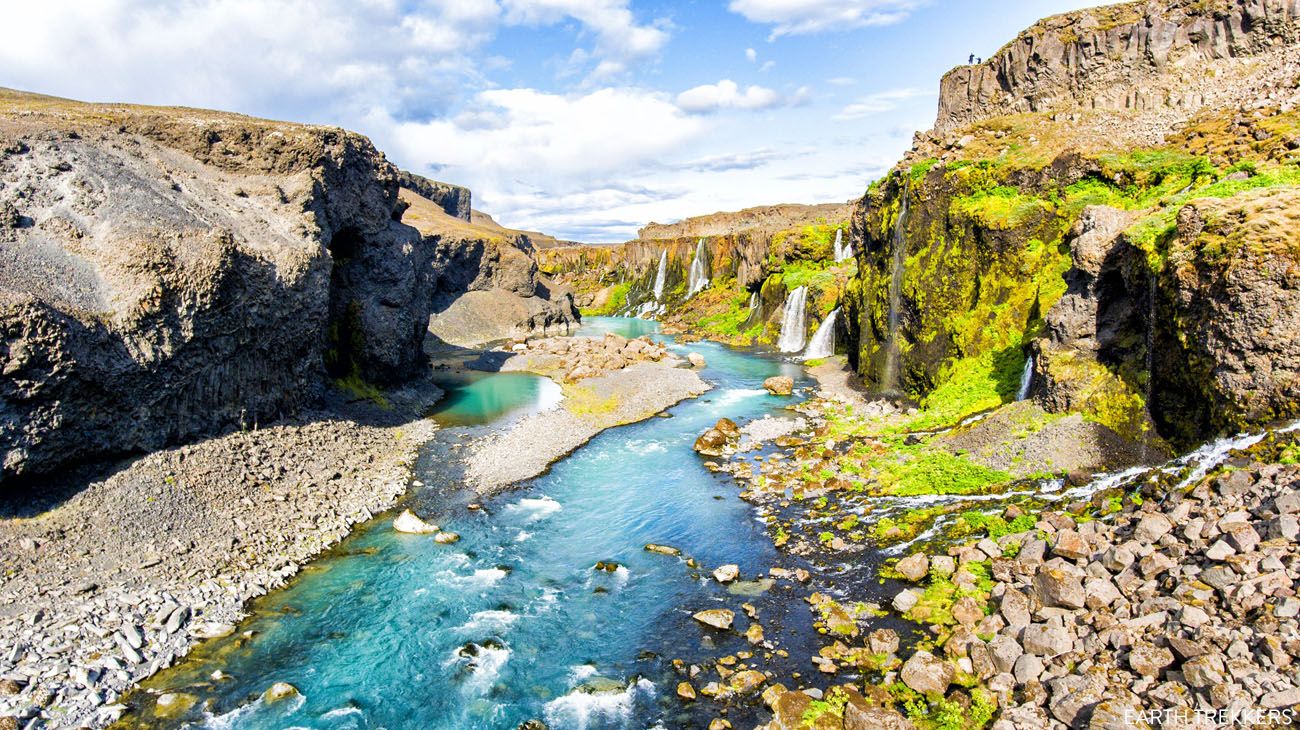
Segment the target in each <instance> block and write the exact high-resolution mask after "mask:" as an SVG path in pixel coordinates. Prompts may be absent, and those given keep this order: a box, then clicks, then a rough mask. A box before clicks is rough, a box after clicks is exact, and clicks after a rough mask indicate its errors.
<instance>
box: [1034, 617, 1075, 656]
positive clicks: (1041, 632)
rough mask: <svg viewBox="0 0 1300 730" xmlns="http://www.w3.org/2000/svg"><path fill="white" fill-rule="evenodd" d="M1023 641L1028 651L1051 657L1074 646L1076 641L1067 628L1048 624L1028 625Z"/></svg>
mask: <svg viewBox="0 0 1300 730" xmlns="http://www.w3.org/2000/svg"><path fill="white" fill-rule="evenodd" d="M1022 643H1023V644H1024V648H1025V651H1026V652H1028V653H1030V654H1033V655H1035V656H1040V657H1047V658H1049V659H1050V658H1052V657H1054V656H1059V655H1061V654H1064V653H1065V652H1067V651H1070V650H1071V649H1072V648H1074V642H1073V641H1071V640H1070V635H1069V633H1067V632H1066V630H1065V629H1063V628H1061V627H1059V626H1048V625H1047V624H1032V625H1030V626H1027V627H1026V628H1025V634H1024V637H1023V638H1022Z"/></svg>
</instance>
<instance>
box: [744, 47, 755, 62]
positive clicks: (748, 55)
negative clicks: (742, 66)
mask: <svg viewBox="0 0 1300 730" xmlns="http://www.w3.org/2000/svg"><path fill="white" fill-rule="evenodd" d="M745 59H746V60H748V61H749V62H750V63H754V62H755V61H757V60H758V51H755V50H754V49H753V48H746V49H745Z"/></svg>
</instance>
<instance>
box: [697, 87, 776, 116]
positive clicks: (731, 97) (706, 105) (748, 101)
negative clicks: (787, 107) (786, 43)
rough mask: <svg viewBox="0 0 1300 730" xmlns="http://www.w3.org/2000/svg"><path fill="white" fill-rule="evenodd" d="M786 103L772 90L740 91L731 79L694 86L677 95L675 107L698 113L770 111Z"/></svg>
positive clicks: (748, 89)
mask: <svg viewBox="0 0 1300 730" xmlns="http://www.w3.org/2000/svg"><path fill="white" fill-rule="evenodd" d="M788 103H789V100H787V99H785V98H784V97H782V96H781V95H780V94H779V93H777V92H776V91H774V90H772V89H769V88H766V87H763V86H747V87H745V88H744V89H743V90H742V89H741V88H740V86H739V85H737V84H736V82H735V81H732V80H731V79H723V80H721V81H719V82H718V83H716V84H703V85H701V86H696V87H695V88H693V89H687V90H686V91H683V92H682V93H680V94H678V95H677V106H679V107H681V108H682V109H685V110H686V111H688V112H698V113H707V112H712V111H717V110H719V109H748V110H755V109H771V108H773V107H777V106H781V105H784V104H788Z"/></svg>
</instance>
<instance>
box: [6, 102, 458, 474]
mask: <svg viewBox="0 0 1300 730" xmlns="http://www.w3.org/2000/svg"><path fill="white" fill-rule="evenodd" d="M0 97H2V98H3V102H4V103H3V108H4V110H5V111H4V112H3V113H2V114H0V176H3V178H4V179H5V181H6V182H5V185H4V186H3V187H2V188H0V211H3V214H2V215H0V241H3V242H4V245H3V247H2V249H3V250H2V251H0V333H2V336H3V350H0V353H2V355H0V371H2V372H3V374H4V377H3V379H2V380H0V420H2V421H3V426H0V450H2V451H3V467H2V471H0V474H2V475H3V476H4V477H6V478H8V477H13V476H16V475H24V474H31V473H35V472H39V471H44V470H48V469H51V468H55V467H58V466H60V465H63V464H66V463H68V462H71V461H75V460H78V459H86V458H92V457H97V456H101V455H105V454H111V453H116V452H123V451H135V450H150V449H155V448H158V447H159V446H162V445H163V444H166V443H169V442H175V441H179V440H182V439H186V438H190V437H192V436H194V435H197V434H201V433H206V432H209V431H212V430H214V429H220V428H225V427H228V426H231V425H238V424H241V423H242V424H249V425H252V424H254V423H257V422H258V421H265V420H268V419H271V418H275V417H277V416H279V415H281V414H284V413H287V412H290V411H293V410H294V409H296V408H297V407H299V406H300V405H302V404H304V403H306V402H308V401H310V400H312V399H313V398H314V397H315V396H316V394H317V392H318V390H319V388H320V386H321V383H322V382H323V376H324V375H325V374H326V372H327V371H328V373H329V374H331V375H333V376H335V377H354V376H355V377H359V378H363V379H367V380H372V381H378V382H393V381H397V380H400V379H403V378H407V377H410V376H411V375H414V374H417V373H419V372H421V370H422V367H423V359H422V355H421V351H420V344H421V340H422V337H423V333H424V323H425V321H426V319H427V316H428V306H429V304H428V302H429V299H430V295H431V292H432V287H433V284H434V282H433V279H434V276H433V274H434V272H433V270H432V268H431V267H430V266H429V263H430V261H431V258H432V250H431V248H430V247H429V246H428V245H426V244H425V242H424V241H422V240H421V238H420V236H419V235H418V233H417V232H416V231H415V230H414V229H412V228H410V227H408V226H404V225H402V224H401V223H399V222H398V218H400V213H401V209H402V206H401V203H400V202H399V200H398V182H399V178H398V171H397V169H396V168H395V167H393V166H392V165H391V164H389V163H388V161H387V160H385V159H384V157H383V155H382V154H380V153H379V152H378V151H376V150H375V149H374V147H373V146H372V145H371V144H370V142H369V141H368V140H366V139H365V138H364V137H361V136H359V135H356V134H352V133H349V132H346V131H344V130H340V129H334V128H327V127H312V126H302V125H294V124H284V123H277V122H267V121H262V120H256V119H250V118H247V117H242V116H238V115H232V114H221V113H216V112H203V111H195V110H190V109H183V110H182V109H160V108H144V107H130V106H122V105H89V104H80V103H76V102H69V101H65V100H60V99H52V98H49V97H40V96H35V95H30V94H22V93H18V92H9V91H4V92H0Z"/></svg>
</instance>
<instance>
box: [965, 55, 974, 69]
mask: <svg viewBox="0 0 1300 730" xmlns="http://www.w3.org/2000/svg"><path fill="white" fill-rule="evenodd" d="M966 65H967V66H974V65H975V54H974V53H972V54H970V58H969V59H967V60H966Z"/></svg>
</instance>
